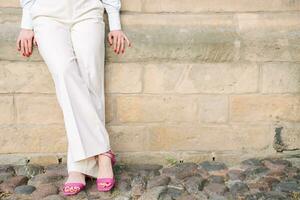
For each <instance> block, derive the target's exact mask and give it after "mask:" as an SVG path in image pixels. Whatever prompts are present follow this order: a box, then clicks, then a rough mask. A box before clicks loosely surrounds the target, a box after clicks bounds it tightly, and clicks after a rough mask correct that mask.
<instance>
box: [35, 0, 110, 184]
mask: <svg viewBox="0 0 300 200" xmlns="http://www.w3.org/2000/svg"><path fill="white" fill-rule="evenodd" d="M103 10H104V9H103V5H102V3H101V2H100V0H51V1H48V0H36V1H35V3H34V4H33V7H32V10H31V14H32V18H33V28H34V33H35V38H36V40H37V44H38V49H39V53H40V55H41V56H42V58H43V59H44V61H45V63H46V65H47V66H48V69H49V71H50V73H51V75H52V78H53V81H54V84H55V90H56V96H57V100H58V102H59V105H60V107H61V109H62V112H63V116H64V123H65V130H66V133H67V139H68V152H67V168H68V172H70V171H77V172H81V173H84V174H86V175H89V176H92V177H95V178H96V177H97V176H98V171H99V169H98V163H97V155H99V154H101V153H104V152H107V151H108V150H110V149H111V148H110V143H109V135H108V133H107V130H106V128H105V98H104V54H105V45H104V43H105V36H104V35H105V24H104V22H103Z"/></svg>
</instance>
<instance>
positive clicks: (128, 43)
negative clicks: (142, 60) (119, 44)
mask: <svg viewBox="0 0 300 200" xmlns="http://www.w3.org/2000/svg"><path fill="white" fill-rule="evenodd" d="M124 37H125V40H126V42H127V45H128V46H129V47H131V42H130V41H129V40H128V38H127V36H126V35H124Z"/></svg>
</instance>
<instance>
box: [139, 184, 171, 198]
mask: <svg viewBox="0 0 300 200" xmlns="http://www.w3.org/2000/svg"><path fill="white" fill-rule="evenodd" d="M166 191H167V187H166V186H156V187H153V188H151V189H149V190H148V191H146V192H144V193H143V195H142V196H141V197H140V198H139V200H156V199H159V198H160V196H161V195H162V193H165V192H166Z"/></svg>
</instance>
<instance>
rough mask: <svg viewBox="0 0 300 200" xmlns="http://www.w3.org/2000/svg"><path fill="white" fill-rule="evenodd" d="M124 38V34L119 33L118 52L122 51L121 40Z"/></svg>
mask: <svg viewBox="0 0 300 200" xmlns="http://www.w3.org/2000/svg"><path fill="white" fill-rule="evenodd" d="M121 40H122V36H121V34H119V35H118V45H117V53H118V54H119V53H120V49H121V42H122V41H121Z"/></svg>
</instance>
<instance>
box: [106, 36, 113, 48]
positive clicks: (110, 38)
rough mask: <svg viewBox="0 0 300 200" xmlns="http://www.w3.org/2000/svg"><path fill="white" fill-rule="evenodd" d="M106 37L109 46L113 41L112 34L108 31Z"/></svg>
mask: <svg viewBox="0 0 300 200" xmlns="http://www.w3.org/2000/svg"><path fill="white" fill-rule="evenodd" d="M107 37H108V42H109V45H110V46H111V45H112V43H113V36H112V34H111V33H109V34H108V36H107Z"/></svg>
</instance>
